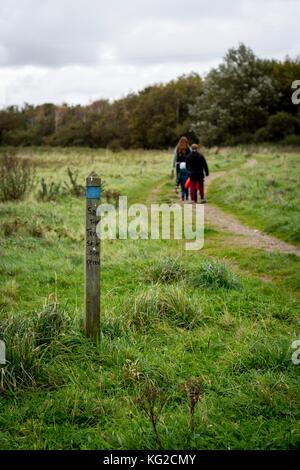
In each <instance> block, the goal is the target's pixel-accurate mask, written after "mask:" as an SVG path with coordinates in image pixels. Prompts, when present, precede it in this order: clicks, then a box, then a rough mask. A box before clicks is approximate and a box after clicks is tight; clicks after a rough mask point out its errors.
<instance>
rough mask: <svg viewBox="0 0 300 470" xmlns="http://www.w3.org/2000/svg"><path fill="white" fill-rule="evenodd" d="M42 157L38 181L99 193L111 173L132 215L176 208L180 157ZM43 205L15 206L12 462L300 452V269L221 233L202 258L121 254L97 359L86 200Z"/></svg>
mask: <svg viewBox="0 0 300 470" xmlns="http://www.w3.org/2000/svg"><path fill="white" fill-rule="evenodd" d="M26 152H27V153H29V154H30V153H31V158H32V159H33V160H34V161H35V162H36V171H37V178H40V177H42V176H43V177H45V178H46V179H49V180H51V179H53V180H54V181H57V180H61V181H63V179H64V178H65V176H66V171H67V168H68V167H69V166H72V168H77V169H78V171H79V173H80V175H81V176H80V178H81V182H82V183H83V181H84V177H85V176H86V175H87V174H88V173H89V172H90V171H91V170H92V169H95V170H96V171H98V172H99V174H100V175H101V176H102V177H103V178H104V179H105V181H106V182H107V187H109V188H113V189H116V190H118V191H120V192H121V194H123V195H126V194H128V195H129V196H130V200H131V201H132V202H133V201H138V202H146V203H149V202H150V201H151V198H155V199H156V200H157V201H168V200H170V201H173V200H174V193H173V192H172V184H170V182H168V179H167V174H168V172H169V171H170V155H169V154H167V153H161V152H142V151H140V152H123V153H120V154H111V153H106V151H95V150H94V151H92V150H89V149H86V150H85V149H73V150H69V149H68V150H50V151H45V150H42V151H40V150H39V149H35V150H26ZM234 152H236V157H234V156H232V155H234ZM246 155H247V153H246V150H243V149H241V150H240V153H238V150H236V151H233V150H232V149H229V150H228V151H226V152H225V151H224V152H223V151H222V152H221V153H219V154H217V155H215V154H213V153H212V154H211V155H210V154H209V155H208V159H209V162H211V166H212V167H213V168H215V165H219V168H221V169H222V170H231V169H232V168H233V167H234V166H238V165H241V164H243V163H244V162H245V160H246V159H247V158H249V157H247V156H246ZM261 158H262V159H263V160H264V159H265V160H266V162H267V158H268V157H267V156H265V155H264V154H261ZM141 162H143V164H141ZM219 168H218V167H217V168H215V169H216V170H218V169H219ZM251 171H252V170H251ZM218 184H219V183H218ZM157 187H159V190H158V191H156V192H153V190H154V189H155V188H157ZM35 191H36V190H34V191H33V193H32V194H31V195H30V196H29V199H27V200H25V201H23V202H20V203H6V204H0V217H1V229H0V233H1V235H0V236H1V238H0V241H1V245H0V255H1V257H0V339H4V340H5V341H6V346H7V356H8V357H7V358H8V364H7V365H6V366H5V367H4V368H2V370H0V406H1V414H0V448H1V449H154V448H157V447H158V446H161V447H163V448H166V449H229V448H230V449H296V448H299V447H300V425H299V422H300V411H299V410H300V407H299V402H300V389H299V367H298V366H295V365H293V363H292V362H291V355H292V352H293V350H292V349H291V343H292V342H293V341H294V340H295V339H299V305H300V299H299V290H298V289H299V280H300V275H299V258H297V257H296V256H292V255H285V254H275V253H266V252H263V251H261V250H255V249H254V248H253V249H246V248H241V247H239V246H237V247H236V246H234V244H232V243H231V238H230V236H229V235H226V234H223V233H220V232H218V231H216V230H215V229H214V228H213V227H207V228H206V231H205V236H206V238H205V246H204V249H203V250H201V251H199V252H188V251H185V250H184V242H181V241H174V240H171V241H165V240H162V241H151V240H124V241H122V240H114V241H107V240H105V241H103V242H102V252H101V257H102V280H101V282H102V318H101V325H102V334H101V342H100V344H99V345H94V344H93V343H91V342H90V341H89V340H87V339H86V338H85V337H84V336H83V334H82V311H83V249H84V208H85V201H84V199H81V198H75V197H71V196H67V197H66V196H64V197H61V198H59V199H58V200H57V201H56V202H40V201H37V200H36V193H35ZM295 194H296V188H295ZM253 223H254V222H253ZM196 379H197V380H198V381H199V382H200V383H201V387H202V388H201V396H200V398H199V402H198V403H197V405H196V407H195V415H194V419H193V424H192V422H191V415H190V413H191V412H190V398H189V392H188V390H189V389H188V387H189V385H188V384H191V383H197V380H196ZM149 390H150V391H149ZM147 400H150V401H151V400H155V402H154V409H155V410H156V413H157V434H156V433H155V432H154V429H153V425H152V424H151V421H150V419H149V417H148V415H147V412H146V411H145V406H146V405H145V403H147ZM162 404H164V406H163V407H162V409H160V408H161V405H162Z"/></svg>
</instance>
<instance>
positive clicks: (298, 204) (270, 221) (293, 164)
mask: <svg viewBox="0 0 300 470" xmlns="http://www.w3.org/2000/svg"><path fill="white" fill-rule="evenodd" d="M259 157H260V158H259ZM299 172H300V162H299V153H280V152H275V153H273V154H267V155H264V154H263V155H259V154H258V162H257V164H256V165H254V166H253V167H251V168H244V169H242V170H241V169H236V170H235V171H234V172H232V174H231V175H230V176H229V177H228V178H222V179H221V178H220V179H218V180H216V181H215V182H214V184H213V187H212V189H211V196H212V201H213V202H215V203H217V204H218V205H219V206H221V207H222V208H223V209H225V210H229V211H231V212H234V213H235V214H237V215H238V216H239V217H240V218H241V219H242V220H243V221H245V222H246V223H247V224H249V225H251V226H256V227H259V228H260V229H262V230H263V231H265V232H267V233H270V234H272V235H276V236H277V237H279V238H282V239H283V240H286V241H288V242H291V243H294V244H297V245H298V246H299V245H300V185H299Z"/></svg>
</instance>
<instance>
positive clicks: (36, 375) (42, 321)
mask: <svg viewBox="0 0 300 470" xmlns="http://www.w3.org/2000/svg"><path fill="white" fill-rule="evenodd" d="M68 323H69V319H68V317H67V316H66V314H65V312H64V311H63V310H61V309H60V308H59V306H58V304H57V303H52V304H51V303H49V304H46V305H45V306H44V309H43V310H42V311H41V312H39V313H38V314H37V315H36V316H31V317H29V318H28V317H25V318H24V317H22V316H21V315H19V316H12V315H11V316H10V317H8V318H6V319H2V320H1V321H0V339H1V340H2V341H4V342H5V345H6V365H5V366H3V367H2V369H1V387H2V389H4V390H16V389H18V388H21V387H34V386H36V384H37V383H41V384H43V385H45V384H47V383H48V381H49V378H48V377H47V357H45V353H46V352H47V349H48V348H50V347H51V345H52V344H53V341H54V340H55V339H58V338H59V336H60V335H61V334H63V333H64V332H65V331H66V326H67V324H68Z"/></svg>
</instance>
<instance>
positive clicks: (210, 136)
mask: <svg viewBox="0 0 300 470" xmlns="http://www.w3.org/2000/svg"><path fill="white" fill-rule="evenodd" d="M271 71H272V63H271V62H268V61H264V60H261V59H258V58H257V57H256V56H255V55H254V53H253V52H252V50H251V49H249V48H247V47H246V46H245V45H243V44H241V45H240V46H239V47H238V48H237V49H230V50H229V51H228V52H227V54H226V55H225V58H224V62H223V63H222V64H221V65H219V67H217V68H215V69H213V70H211V72H210V73H209V74H208V76H207V77H206V80H205V82H204V89H203V93H202V95H201V96H200V97H198V98H197V99H196V103H195V104H194V105H192V106H191V107H190V114H191V117H192V118H193V124H192V130H193V131H194V132H196V133H197V135H198V136H199V139H200V141H202V142H203V143H205V144H211V145H214V144H220V143H236V142H239V141H243V140H247V139H249V134H250V137H251V134H253V133H254V131H255V130H256V129H257V128H258V127H261V126H263V125H264V124H265V123H266V121H267V118H268V114H269V112H270V110H271V109H272V108H273V107H274V106H275V103H276V102H277V101H278V97H277V94H276V88H275V84H274V80H273V78H272V74H271Z"/></svg>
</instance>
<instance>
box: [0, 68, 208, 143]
mask: <svg viewBox="0 0 300 470" xmlns="http://www.w3.org/2000/svg"><path fill="white" fill-rule="evenodd" d="M202 88H203V84H202V80H201V78H200V77H199V75H197V74H194V73H192V74H190V75H186V76H182V77H180V78H178V79H177V80H173V81H171V82H169V83H167V84H160V85H154V86H149V87H147V88H145V89H144V90H142V91H141V92H139V93H132V94H130V95H128V96H127V97H125V98H122V99H119V100H116V101H114V102H112V103H110V102H109V101H108V100H98V101H95V102H94V103H92V104H90V105H88V106H80V105H78V106H69V105H67V104H63V105H62V106H55V105H53V104H50V103H46V104H43V105H40V106H31V105H29V104H26V105H25V106H23V107H22V108H19V107H16V106H11V107H9V108H7V109H5V110H3V111H1V112H0V144H1V145H13V146H21V145H22V146H28V145H50V146H90V147H107V146H108V147H110V148H112V149H115V150H118V149H120V148H131V147H133V148H134V147H135V148H166V147H169V146H170V144H174V143H175V142H176V141H177V140H178V136H179V135H182V134H185V135H188V136H189V137H190V138H195V137H196V136H195V135H194V133H193V131H191V130H190V129H191V117H190V116H189V105H190V104H193V103H194V102H195V99H196V97H197V96H199V95H200V94H201V93H202Z"/></svg>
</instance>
